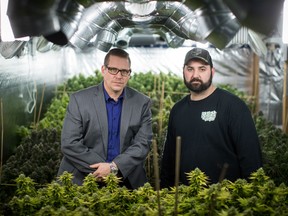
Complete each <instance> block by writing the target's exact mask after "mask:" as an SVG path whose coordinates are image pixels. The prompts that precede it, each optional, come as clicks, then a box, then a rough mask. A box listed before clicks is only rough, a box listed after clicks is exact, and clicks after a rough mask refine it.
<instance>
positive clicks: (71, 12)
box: [44, 0, 85, 45]
mask: <svg viewBox="0 0 288 216" xmlns="http://www.w3.org/2000/svg"><path fill="white" fill-rule="evenodd" d="M84 9H85V8H84V6H82V5H81V4H79V3H77V2H76V1H74V0H61V2H60V3H59V6H58V8H57V15H58V18H59V21H60V29H59V31H57V32H55V33H53V34H49V35H44V37H45V38H46V39H47V40H48V41H50V42H53V43H54V44H57V45H66V44H67V43H68V41H69V39H70V38H71V37H72V36H73V34H74V33H75V32H76V30H77V28H78V24H79V22H80V19H81V17H82V13H83V11H84Z"/></svg>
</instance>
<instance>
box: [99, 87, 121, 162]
mask: <svg viewBox="0 0 288 216" xmlns="http://www.w3.org/2000/svg"><path fill="white" fill-rule="evenodd" d="M103 89H104V97H105V102H106V110H107V117H108V149H107V159H106V162H111V161H113V159H114V158H115V157H116V156H117V155H119V154H120V121H121V111H122V104H123V95H124V94H123V93H124V91H123V92H122V94H121V95H120V97H119V98H118V101H115V100H114V99H113V98H111V97H110V96H109V95H108V93H107V91H106V90H105V88H104V86H103Z"/></svg>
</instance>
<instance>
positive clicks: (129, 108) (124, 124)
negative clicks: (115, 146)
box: [120, 88, 133, 151]
mask: <svg viewBox="0 0 288 216" xmlns="http://www.w3.org/2000/svg"><path fill="white" fill-rule="evenodd" d="M131 96H132V95H131V92H130V91H129V89H127V88H126V89H125V95H124V100H123V104H122V112H121V125H120V151H122V149H123V144H124V140H125V135H126V133H127V130H128V127H129V123H130V119H131V116H132V112H133V104H131V100H129V97H131Z"/></svg>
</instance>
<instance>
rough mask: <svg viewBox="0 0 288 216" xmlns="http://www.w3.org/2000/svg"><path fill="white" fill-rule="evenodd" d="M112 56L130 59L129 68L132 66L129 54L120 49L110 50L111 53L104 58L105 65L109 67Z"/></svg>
mask: <svg viewBox="0 0 288 216" xmlns="http://www.w3.org/2000/svg"><path fill="white" fill-rule="evenodd" d="M111 55H113V56H118V57H121V58H126V59H128V62H129V66H131V60H130V56H129V53H127V52H126V51H125V50H123V49H119V48H114V49H111V50H109V52H108V53H107V54H106V56H105V58H104V65H108V63H109V59H110V56H111Z"/></svg>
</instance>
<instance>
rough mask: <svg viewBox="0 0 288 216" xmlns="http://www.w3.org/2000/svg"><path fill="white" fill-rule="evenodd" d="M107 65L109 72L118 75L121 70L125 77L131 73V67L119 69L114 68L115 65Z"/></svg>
mask: <svg viewBox="0 0 288 216" xmlns="http://www.w3.org/2000/svg"><path fill="white" fill-rule="evenodd" d="M105 67H106V68H107V69H108V72H109V73H110V74H112V75H117V74H118V73H119V72H120V73H121V75H122V76H123V77H127V76H130V74H131V69H129V70H126V69H118V68H114V67H108V66H107V65H105Z"/></svg>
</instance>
